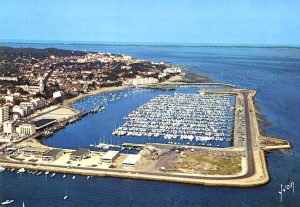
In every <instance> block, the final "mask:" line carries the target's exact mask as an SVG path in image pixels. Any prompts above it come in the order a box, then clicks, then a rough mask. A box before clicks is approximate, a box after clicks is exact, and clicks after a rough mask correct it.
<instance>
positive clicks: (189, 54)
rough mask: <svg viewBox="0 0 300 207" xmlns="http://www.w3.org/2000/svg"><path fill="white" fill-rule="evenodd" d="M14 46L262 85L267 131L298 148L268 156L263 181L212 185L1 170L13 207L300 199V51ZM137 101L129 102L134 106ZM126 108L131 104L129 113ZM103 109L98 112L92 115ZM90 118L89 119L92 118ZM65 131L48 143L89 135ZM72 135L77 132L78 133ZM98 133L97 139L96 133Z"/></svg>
mask: <svg viewBox="0 0 300 207" xmlns="http://www.w3.org/2000/svg"><path fill="white" fill-rule="evenodd" d="M9 46H15V47H37V48H45V47H57V48H63V49H74V50H75V49H77V50H85V49H86V50H93V51H99V52H112V53H122V54H128V55H131V56H134V57H137V58H142V59H145V60H150V61H164V62H169V63H171V64H173V65H181V66H184V67H186V69H187V70H188V71H191V72H194V73H199V74H204V75H208V76H210V77H211V78H213V79H214V80H216V81H220V82H225V83H232V84H235V85H237V87H239V88H249V89H255V90H257V95H256V96H255V102H256V104H257V106H258V107H259V108H260V110H261V113H262V114H263V115H264V116H265V117H266V118H267V120H268V121H270V122H271V123H272V125H271V126H263V125H262V128H263V130H264V132H265V133H267V134H269V135H274V136H278V137H282V138H284V139H287V140H288V141H289V142H290V143H291V144H292V146H293V149H292V150H291V151H274V152H271V153H267V154H266V157H267V162H268V167H269V173H270V176H271V182H270V183H268V184H266V185H263V186H260V187H253V188H227V187H207V186H201V185H187V184H176V183H166V182H156V181H141V180H130V179H117V178H105V177H97V178H96V177H93V178H92V179H90V180H87V179H86V177H85V176H77V177H76V179H75V180H72V179H71V176H70V175H68V176H67V178H66V179H63V178H62V175H60V174H57V175H56V176H55V177H54V178H49V177H47V178H46V177H45V175H40V176H36V175H31V174H22V175H17V174H16V173H14V172H8V171H4V172H2V173H0V201H3V200H6V199H15V202H14V203H13V204H12V205H11V206H21V204H22V202H23V201H24V202H25V204H26V206H222V207H223V206H251V207H252V206H299V205H300V191H299V189H298V188H297V186H298V185H299V183H300V176H299V174H300V163H299V159H300V151H299V145H300V141H299V139H300V135H299V134H300V133H299V126H300V109H299V106H300V93H299V91H298V90H299V88H300V71H299V70H300V68H299V67H300V50H299V49H293V48H229V47H227V48H226V47H225V48H216V47H167V46H162V47H153V46H148V47H147V46H101V45H99V46H96V45H94V46H88V45H66V46H63V45H30V44H26V45H19V44H18V45H9ZM137 94H138V93H137ZM138 97H141V99H143V100H144V98H143V96H140V95H137V97H136V98H138ZM151 97H152V95H151ZM143 100H141V102H138V101H137V104H142V103H143ZM112 104H114V103H112ZM134 107H135V106H132V109H134ZM126 110H127V109H126ZM129 112H130V110H129V111H127V112H126V113H129ZM101 113H105V111H103V112H100V113H98V114H99V116H100V114H101ZM124 113H125V112H124ZM98 114H95V115H94V118H96V117H97V116H98ZM124 115H125V114H124ZM112 116H113V114H112ZM92 117H93V116H89V117H86V119H89V118H90V119H93V118H92ZM112 119H113V118H112ZM108 121H109V120H108ZM70 127H72V126H70ZM97 127H101V126H97ZM71 131H72V130H71ZM88 133H89V132H87V134H86V135H84V134H83V133H82V135H83V136H82V138H81V139H88V137H89V134H88ZM57 134H59V132H58V133H57ZM69 135H70V137H71V136H72V134H69ZM54 136H56V135H54ZM66 137H68V133H66V134H65V136H64V137H61V139H60V140H59V139H57V141H56V142H55V143H51V139H49V141H48V140H44V142H45V143H48V144H58V145H61V146H62V147H67V148H79V147H85V146H87V145H86V141H85V140H82V141H81V140H79V141H78V140H76V141H75V140H74V142H72V138H70V137H68V138H66ZM86 137H87V138H86ZM99 137H101V134H100V136H99ZM74 139H79V138H78V137H77V136H76V137H74ZM93 139H95V140H93V141H99V139H98V137H95V138H93ZM74 143H75V144H74ZM291 182H293V183H294V186H295V187H294V188H295V189H294V193H293V192H292V191H287V192H286V193H285V194H284V195H283V198H282V202H281V201H280V199H281V197H280V194H279V191H280V190H281V185H282V186H285V185H287V184H289V183H291ZM65 195H69V197H70V199H69V200H68V201H64V200H63V197H64V196H65Z"/></svg>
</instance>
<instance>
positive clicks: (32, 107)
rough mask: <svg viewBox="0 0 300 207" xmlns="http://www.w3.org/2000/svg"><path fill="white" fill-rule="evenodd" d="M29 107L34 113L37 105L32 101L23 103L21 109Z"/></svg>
mask: <svg viewBox="0 0 300 207" xmlns="http://www.w3.org/2000/svg"><path fill="white" fill-rule="evenodd" d="M27 107H29V108H30V109H31V110H32V111H33V110H34V109H35V104H34V103H33V102H30V101H23V102H21V103H20V108H23V109H26V108H27Z"/></svg>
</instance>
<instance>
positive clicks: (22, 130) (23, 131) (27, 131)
mask: <svg viewBox="0 0 300 207" xmlns="http://www.w3.org/2000/svg"><path fill="white" fill-rule="evenodd" d="M16 131H17V133H18V134H19V135H21V136H28V135H33V134H35V133H36V129H35V125H34V124H26V123H24V124H21V125H19V127H18V128H17V129H16Z"/></svg>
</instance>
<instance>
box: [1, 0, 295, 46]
mask: <svg viewBox="0 0 300 207" xmlns="http://www.w3.org/2000/svg"><path fill="white" fill-rule="evenodd" d="M299 13H300V1H299V0H295V1H292V0H270V1H263V0H206V1H204V0H203V1H202V0H147V1H146V0H127V1H126V0H47V1H46V0H9V1H6V0H0V40H1V39H2V40H34V41H37V40H38V41H45V40H46V41H47V40H50V41H57V40H58V41H96V42H161V43H206V44H215V43H224V44H280V45H300V29H299V28H300V15H299Z"/></svg>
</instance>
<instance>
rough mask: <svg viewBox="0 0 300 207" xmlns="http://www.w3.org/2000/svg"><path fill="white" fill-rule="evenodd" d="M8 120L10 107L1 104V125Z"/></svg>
mask: <svg viewBox="0 0 300 207" xmlns="http://www.w3.org/2000/svg"><path fill="white" fill-rule="evenodd" d="M7 120H9V107H8V106H5V105H0V126H2V123H3V122H4V121H7Z"/></svg>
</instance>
